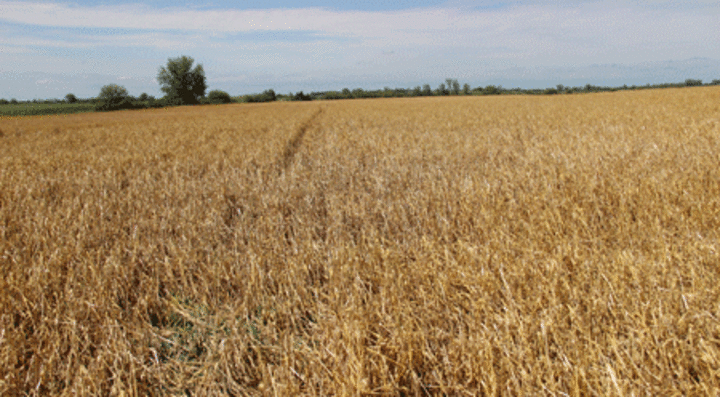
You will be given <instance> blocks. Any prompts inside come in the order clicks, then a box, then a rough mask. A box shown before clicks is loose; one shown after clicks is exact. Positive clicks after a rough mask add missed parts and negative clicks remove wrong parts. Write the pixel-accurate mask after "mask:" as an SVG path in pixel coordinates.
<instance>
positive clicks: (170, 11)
mask: <svg viewBox="0 0 720 397" xmlns="http://www.w3.org/2000/svg"><path fill="white" fill-rule="evenodd" d="M719 32H720V1H711V0H685V1H670V0H616V1H602V0H578V1H573V2H568V1H560V0H525V1H522V0H508V1H490V0H479V1H468V0H450V1H429V0H422V1H412V0H400V1H347V0H335V1H325V0H316V1H303V2H298V1H286V0H268V1H255V0H247V1H227V0H212V1H208V2H204V3H202V4H201V5H198V4H197V2H190V1H185V0H178V1H165V0H145V1H143V0H137V1H132V2H126V1H87V0H74V1H67V2H66V1H62V0H60V1H5V0H0V98H17V99H32V98H62V97H64V96H65V94H67V93H69V92H72V93H74V94H76V95H78V96H80V97H91V96H95V95H97V94H98V92H99V91H100V88H101V87H102V86H103V85H105V84H110V83H115V84H120V85H123V86H125V87H126V88H128V90H129V91H130V93H131V94H133V95H139V94H140V93H142V92H146V93H148V94H151V95H156V96H160V90H159V86H158V84H157V82H156V80H155V77H156V76H157V71H158V68H159V67H160V66H161V65H163V64H164V63H166V62H167V59H168V58H171V57H176V56H179V55H189V56H192V57H193V58H195V60H196V61H197V62H199V63H202V64H203V66H204V68H205V71H206V75H207V78H208V85H209V88H210V89H222V90H225V91H228V92H229V93H230V94H232V95H239V94H245V93H253V92H260V91H263V90H265V89H268V88H273V89H275V90H276V91H277V92H280V93H287V92H290V91H292V92H295V91H298V90H304V91H311V90H339V89H342V88H344V87H347V88H351V89H353V88H357V87H360V88H365V89H377V88H382V87H384V86H390V87H414V86H416V85H422V84H425V83H427V84H430V85H432V86H433V87H436V86H437V85H438V84H439V83H441V82H443V81H444V80H445V78H456V79H458V80H459V81H460V82H461V83H469V84H470V85H471V86H473V87H476V86H485V85H489V84H493V85H503V86H504V87H523V88H533V87H550V86H555V85H557V84H564V85H570V86H572V85H585V84H586V83H590V84H595V85H622V84H629V85H631V84H638V85H641V84H646V83H661V82H675V81H683V80H685V79H687V78H699V79H703V80H705V81H709V80H712V79H720V39H719V37H720V34H719Z"/></svg>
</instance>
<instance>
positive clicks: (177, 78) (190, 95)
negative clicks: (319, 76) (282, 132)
mask: <svg viewBox="0 0 720 397" xmlns="http://www.w3.org/2000/svg"><path fill="white" fill-rule="evenodd" d="M194 62H195V60H194V59H193V58H191V57H188V56H180V57H177V58H170V59H168V62H167V65H165V66H162V67H160V69H159V71H158V76H157V81H158V82H159V83H160V89H161V91H162V92H163V93H164V94H165V95H164V96H163V97H162V98H159V99H158V98H155V97H153V96H151V95H148V94H146V93H143V94H141V95H140V96H138V97H134V96H131V95H130V94H129V92H128V91H127V89H126V88H125V87H122V86H120V85H117V84H109V85H106V86H104V87H102V89H101V90H100V94H99V95H98V96H97V97H96V98H88V99H81V98H78V97H77V96H75V95H74V94H72V93H70V94H67V95H66V96H65V98H64V100H58V99H51V100H45V101H38V100H33V101H25V102H20V101H17V100H15V99H11V100H9V101H8V100H5V99H0V105H7V104H20V103H42V104H63V103H65V104H93V105H94V110H95V111H111V110H120V109H141V108H157V107H168V106H179V105H198V104H225V103H232V102H239V103H253V102H273V101H312V100H334V99H361V98H397V97H423V96H450V95H559V94H577V93H591V92H614V91H622V90H639V89H651V88H672V87H696V86H703V85H720V79H716V80H713V81H712V82H710V83H707V84H705V83H703V81H702V80H697V79H687V80H685V81H684V82H681V83H665V84H653V85H651V84H646V85H643V86H636V85H632V86H627V85H623V86H621V87H609V86H596V85H592V84H586V85H585V86H582V87H566V86H564V85H562V84H559V85H557V86H555V87H552V88H543V89H523V88H510V89H508V88H503V87H502V86H496V85H488V86H485V87H476V88H471V87H470V85H469V84H467V83H466V84H463V85H462V86H461V85H460V82H459V81H458V80H457V79H450V78H449V79H446V80H445V81H444V82H442V83H440V85H439V86H438V87H437V88H435V89H433V88H432V87H430V84H425V85H423V86H416V87H414V88H390V87H385V88H383V89H379V90H364V89H362V88H356V89H354V90H350V89H349V88H343V89H342V90H340V91H317V92H315V91H313V92H310V93H307V94H306V93H304V92H303V91H299V92H296V93H292V92H291V93H289V94H286V95H285V94H277V93H275V91H274V90H272V89H269V90H266V91H263V92H262V93H259V94H250V95H241V96H239V97H231V96H230V94H228V93H227V92H225V91H222V90H213V91H210V92H209V93H207V94H206V91H207V83H206V77H205V70H204V69H203V66H202V65H201V64H198V65H195V66H194V67H193V64H194ZM59 112H61V111H60V110H59Z"/></svg>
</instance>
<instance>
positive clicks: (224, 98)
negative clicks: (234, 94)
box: [207, 90, 232, 103]
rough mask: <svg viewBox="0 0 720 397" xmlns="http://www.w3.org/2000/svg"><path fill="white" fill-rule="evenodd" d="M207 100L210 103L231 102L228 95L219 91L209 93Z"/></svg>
mask: <svg viewBox="0 0 720 397" xmlns="http://www.w3.org/2000/svg"><path fill="white" fill-rule="evenodd" d="M207 98H208V101H209V102H210V103H230V102H232V98H230V94H228V93H227V92H225V91H220V90H213V91H210V92H209V93H208V95H207Z"/></svg>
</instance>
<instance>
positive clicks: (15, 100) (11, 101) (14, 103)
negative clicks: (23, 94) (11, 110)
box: [10, 98, 18, 105]
mask: <svg viewBox="0 0 720 397" xmlns="http://www.w3.org/2000/svg"><path fill="white" fill-rule="evenodd" d="M10 103H11V104H13V105H17V103H18V100H17V99H15V98H13V99H11V100H10Z"/></svg>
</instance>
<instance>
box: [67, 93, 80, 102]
mask: <svg viewBox="0 0 720 397" xmlns="http://www.w3.org/2000/svg"><path fill="white" fill-rule="evenodd" d="M77 101H78V99H77V97H76V96H75V94H67V95H65V102H67V103H75V102H77Z"/></svg>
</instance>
